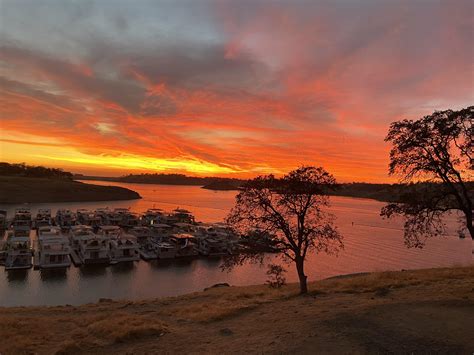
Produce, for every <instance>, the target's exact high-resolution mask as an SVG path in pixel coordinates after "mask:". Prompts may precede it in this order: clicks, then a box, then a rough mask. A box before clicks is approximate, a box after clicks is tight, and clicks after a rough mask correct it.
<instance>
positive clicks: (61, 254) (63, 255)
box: [35, 227, 71, 269]
mask: <svg viewBox="0 0 474 355" xmlns="http://www.w3.org/2000/svg"><path fill="white" fill-rule="evenodd" d="M70 253H71V247H70V245H69V240H68V238H67V237H66V236H65V235H64V234H62V232H61V228H59V227H39V228H38V240H37V251H36V253H35V257H37V258H38V261H37V263H38V265H39V267H40V268H43V269H46V268H55V267H68V266H70V265H71V260H70V259H69V254H70ZM35 267H36V263H35Z"/></svg>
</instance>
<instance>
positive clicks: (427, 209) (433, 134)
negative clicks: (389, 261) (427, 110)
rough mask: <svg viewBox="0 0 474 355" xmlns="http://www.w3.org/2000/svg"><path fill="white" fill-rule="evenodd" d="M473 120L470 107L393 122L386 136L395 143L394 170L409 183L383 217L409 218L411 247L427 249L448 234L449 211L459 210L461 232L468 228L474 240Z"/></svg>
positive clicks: (407, 230) (473, 108)
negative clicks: (434, 239)
mask: <svg viewBox="0 0 474 355" xmlns="http://www.w3.org/2000/svg"><path fill="white" fill-rule="evenodd" d="M473 117H474V106H471V107H468V108H465V109H462V110H460V111H452V110H447V111H437V112H434V113H433V114H431V115H429V116H425V117H423V118H421V119H419V120H416V121H412V120H403V121H399V122H393V123H392V124H391V126H390V130H389V132H388V135H387V137H386V138H385V140H386V141H387V142H391V143H392V149H391V152H390V169H389V171H390V174H392V175H399V176H401V180H402V182H403V183H410V184H408V185H407V186H406V193H405V194H403V195H402V196H401V197H400V200H399V201H397V202H396V203H390V204H388V205H387V206H385V207H384V208H383V209H382V211H381V215H382V216H385V217H389V218H390V217H393V216H395V215H401V216H404V217H405V225H404V231H405V243H406V244H407V246H409V247H422V246H423V245H424V243H425V241H426V239H427V238H428V237H432V236H439V235H441V234H443V233H444V232H445V227H444V224H443V223H442V217H443V215H444V214H446V213H447V212H449V211H458V212H460V215H461V216H462V218H461V220H462V224H461V230H460V234H461V235H462V234H463V233H464V232H463V230H467V231H468V233H469V234H470V236H471V238H472V239H473V240H474V228H473V223H472V222H473V196H474V194H473V187H474V182H473V181H472V179H473V169H474V163H473V155H472V152H473V136H474V135H473V134H474V130H473Z"/></svg>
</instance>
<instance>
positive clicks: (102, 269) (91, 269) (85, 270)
mask: <svg viewBox="0 0 474 355" xmlns="http://www.w3.org/2000/svg"><path fill="white" fill-rule="evenodd" d="M106 273H107V266H105V265H83V266H81V267H80V268H79V274H80V276H81V277H99V276H103V275H105V274H106Z"/></svg>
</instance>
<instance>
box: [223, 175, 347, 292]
mask: <svg viewBox="0 0 474 355" xmlns="http://www.w3.org/2000/svg"><path fill="white" fill-rule="evenodd" d="M335 186H336V181H335V179H334V177H333V176H332V175H331V174H329V173H328V172H326V171H325V170H324V169H323V168H316V167H310V166H303V167H300V168H298V169H296V170H294V171H291V172H290V173H288V174H287V175H285V176H284V177H283V178H276V177H274V176H273V175H268V176H260V177H258V178H255V179H253V180H250V181H248V182H247V183H246V184H245V185H244V186H243V188H242V189H241V191H240V193H239V194H238V195H237V197H236V204H235V206H234V208H233V209H232V210H231V212H230V214H229V216H228V218H227V222H228V223H229V224H230V225H231V226H232V227H233V228H234V229H235V230H236V231H237V232H239V233H240V234H241V235H244V236H247V244H246V247H245V248H244V249H243V250H242V251H241V252H240V253H238V254H237V255H234V256H233V257H231V258H229V259H227V262H226V266H227V267H232V266H234V265H236V264H242V263H244V262H246V261H249V260H250V261H256V260H260V261H261V262H263V257H264V255H265V253H266V252H269V251H272V252H277V253H280V254H282V255H283V257H284V259H285V260H286V261H288V262H293V263H294V264H295V266H296V270H297V272H298V277H299V281H300V291H301V293H306V292H307V291H308V288H307V281H306V279H307V277H306V274H305V270H304V262H305V259H306V256H307V255H308V253H310V252H316V253H317V252H326V253H335V252H337V251H338V250H339V249H340V248H342V247H343V243H342V236H341V235H340V234H339V232H338V231H337V229H336V227H335V226H334V225H333V220H334V217H333V216H332V215H331V214H330V213H328V212H327V210H326V208H327V207H328V206H329V197H328V195H327V192H328V191H329V190H330V189H334V188H335Z"/></svg>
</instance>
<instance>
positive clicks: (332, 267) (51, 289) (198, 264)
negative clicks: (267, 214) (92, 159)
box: [0, 181, 472, 306]
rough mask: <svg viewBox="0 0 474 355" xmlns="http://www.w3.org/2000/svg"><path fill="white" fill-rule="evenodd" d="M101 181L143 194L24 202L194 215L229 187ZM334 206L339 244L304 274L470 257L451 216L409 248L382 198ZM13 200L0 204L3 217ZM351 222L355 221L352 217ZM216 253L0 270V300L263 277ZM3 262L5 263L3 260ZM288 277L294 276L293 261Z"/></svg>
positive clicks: (51, 300) (119, 294)
mask: <svg viewBox="0 0 474 355" xmlns="http://www.w3.org/2000/svg"><path fill="white" fill-rule="evenodd" d="M90 182H91V183H95V184H101V185H118V186H124V187H127V188H130V189H132V190H135V191H137V192H139V193H140V195H141V196H142V197H143V199H141V200H133V201H113V202H82V203H49V204H30V205H29V207H31V209H32V212H33V213H35V212H36V210H37V209H39V208H46V207H47V208H51V210H52V213H53V214H55V213H56V210H57V209H59V208H69V209H73V210H76V209H77V208H87V209H96V208H98V207H106V206H108V207H110V208H115V207H130V209H131V210H132V211H135V212H143V211H145V210H146V209H148V208H151V207H157V208H163V209H166V210H172V209H175V208H176V207H181V208H186V209H188V210H190V211H192V212H193V213H194V215H195V216H196V219H197V220H200V221H204V222H216V221H221V220H222V219H223V218H224V217H225V216H226V214H227V212H228V211H229V209H230V208H231V207H232V205H233V203H234V197H235V191H216V192H215V191H210V190H205V189H202V188H200V187H196V186H170V185H145V184H122V183H112V182H99V181H94V182H92V181H90ZM331 203H332V207H331V210H332V212H333V213H334V214H335V215H336V217H337V222H336V223H337V226H338V228H339V230H340V232H341V233H342V234H343V236H344V238H345V240H344V243H345V250H344V251H342V252H340V253H339V255H338V256H337V257H336V256H328V255H324V254H320V255H314V256H311V257H310V258H309V259H308V261H307V263H306V274H307V275H308V278H309V280H316V279H322V278H326V277H330V276H335V275H340V274H349V273H356V272H367V271H382V270H401V269H419V268H429V267H441V266H454V265H469V264H470V263H472V257H471V240H470V239H469V238H466V239H464V240H462V239H459V238H458V237H457V236H456V227H457V218H456V216H450V217H448V218H447V220H446V223H447V225H448V227H449V228H448V230H449V234H450V235H448V236H446V237H443V238H437V239H431V240H429V241H428V243H427V245H426V247H425V248H424V249H421V250H420V249H407V248H406V247H405V246H404V244H403V238H402V235H403V233H402V221H401V220H395V221H393V220H392V221H386V220H383V219H382V218H380V217H379V213H380V208H381V207H382V206H383V205H384V204H383V203H381V202H378V201H374V200H367V199H355V198H346V197H332V198H331ZM16 207H18V205H6V206H5V205H4V206H0V208H2V209H7V210H8V215H9V217H11V216H12V214H13V211H14V210H15V208H16ZM352 223H354V224H352ZM219 265H220V261H219V260H218V259H217V260H216V259H194V260H172V261H167V262H159V261H157V260H155V261H151V262H145V261H140V262H136V263H134V264H131V265H120V264H118V265H114V266H107V267H104V266H99V267H97V266H96V267H81V268H76V267H73V266H72V267H70V268H69V269H67V270H46V271H37V270H33V269H30V270H26V271H8V272H7V271H4V270H0V306H27V305H60V304H72V305H78V304H83V303H89V302H96V301H97V300H98V299H99V298H112V299H130V300H137V299H147V298H156V297H161V296H175V295H180V294H184V293H189V292H193V291H201V290H202V289H203V288H205V287H208V286H211V285H213V284H215V283H218V282H227V283H229V284H231V285H250V284H261V283H264V282H265V280H266V278H267V277H266V275H265V272H266V268H260V267H259V266H257V265H244V266H241V267H237V268H235V269H234V270H232V271H231V272H222V271H221V270H220V268H219ZM2 269H3V268H2ZM286 276H287V280H288V281H289V282H292V281H296V280H297V277H296V273H295V272H294V270H293V268H292V266H291V265H290V266H289V267H288V273H287V275H286Z"/></svg>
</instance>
